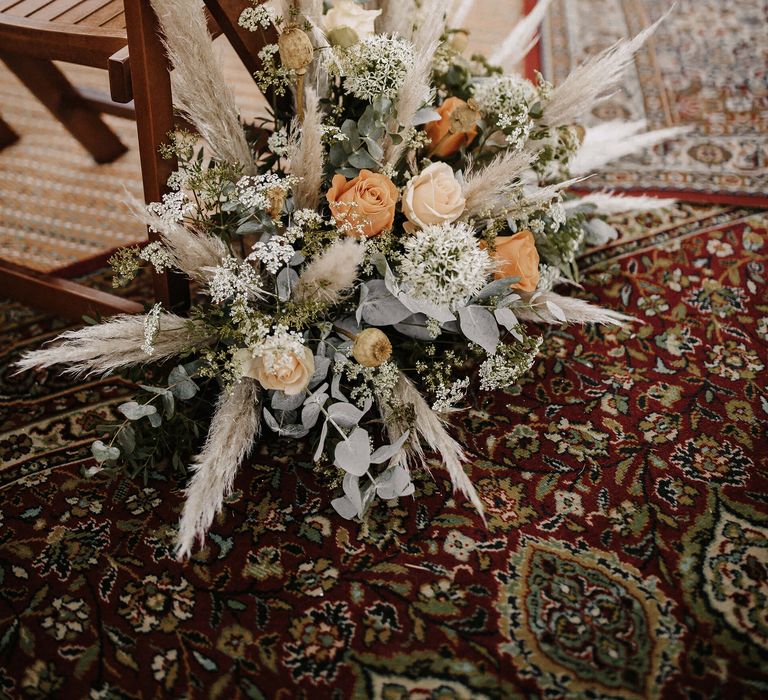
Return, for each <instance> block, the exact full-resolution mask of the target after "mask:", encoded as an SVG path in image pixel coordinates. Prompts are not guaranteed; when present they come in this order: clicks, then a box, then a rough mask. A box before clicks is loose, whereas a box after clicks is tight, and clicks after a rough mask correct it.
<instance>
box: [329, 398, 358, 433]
mask: <svg viewBox="0 0 768 700" xmlns="http://www.w3.org/2000/svg"><path fill="white" fill-rule="evenodd" d="M363 415H365V411H361V410H360V409H359V408H357V406H353V405H352V404H351V403H334V404H331V405H330V406H329V407H328V418H329V419H330V420H332V421H333V422H334V423H336V425H338V426H339V427H340V428H347V429H349V428H353V427H354V426H356V425H357V424H358V423H359V422H360V419H361V418H362V417H363Z"/></svg>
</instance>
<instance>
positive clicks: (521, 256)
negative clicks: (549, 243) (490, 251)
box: [493, 231, 539, 292]
mask: <svg viewBox="0 0 768 700" xmlns="http://www.w3.org/2000/svg"><path fill="white" fill-rule="evenodd" d="M493 257H494V259H495V260H496V261H497V262H498V263H499V267H498V268H497V269H496V272H495V277H496V279H503V278H504V277H519V278H520V281H519V282H517V283H516V284H513V285H511V286H512V288H513V289H520V290H522V291H523V292H532V291H533V290H535V289H536V286H537V285H538V284H539V252H538V251H537V250H536V243H535V241H534V238H533V234H532V233H531V232H530V231H519V232H518V233H516V234H515V235H514V236H497V238H496V252H495V253H494V255H493Z"/></svg>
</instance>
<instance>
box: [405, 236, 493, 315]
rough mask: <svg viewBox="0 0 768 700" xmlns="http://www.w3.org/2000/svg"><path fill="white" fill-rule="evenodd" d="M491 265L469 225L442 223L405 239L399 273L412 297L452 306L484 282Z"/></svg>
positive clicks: (467, 296)
mask: <svg viewBox="0 0 768 700" xmlns="http://www.w3.org/2000/svg"><path fill="white" fill-rule="evenodd" d="M493 267H494V264H493V260H492V259H491V256H490V255H489V254H488V252H487V251H485V250H483V249H482V248H481V247H480V245H479V243H478V241H477V239H476V238H475V235H474V231H473V230H472V227H471V226H469V225H467V224H464V223H460V224H442V225H440V226H427V227H425V228H424V229H422V230H421V231H419V232H418V233H416V234H414V235H413V236H410V237H409V238H408V239H407V240H406V242H405V252H404V253H403V257H402V260H401V263H400V267H399V277H400V280H401V282H402V283H403V285H404V287H405V288H406V290H407V291H408V293H409V294H410V295H411V296H412V297H413V298H414V299H419V300H423V301H430V302H432V303H433V304H438V305H445V306H448V307H449V308H450V309H451V310H455V309H456V308H458V307H459V306H461V305H462V304H464V303H465V302H466V301H467V300H468V299H469V298H470V297H471V296H473V295H474V294H477V292H479V291H480V290H481V289H482V288H483V287H484V286H485V284H486V282H487V280H488V277H489V275H490V274H491V272H492V271H493Z"/></svg>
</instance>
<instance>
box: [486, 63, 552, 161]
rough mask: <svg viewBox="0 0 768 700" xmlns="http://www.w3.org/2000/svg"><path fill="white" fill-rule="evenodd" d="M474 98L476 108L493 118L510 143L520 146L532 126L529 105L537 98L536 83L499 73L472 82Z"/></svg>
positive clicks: (526, 138)
mask: <svg viewBox="0 0 768 700" xmlns="http://www.w3.org/2000/svg"><path fill="white" fill-rule="evenodd" d="M474 99H475V102H476V103H477V105H478V107H479V108H480V111H481V112H482V113H483V114H484V115H486V116H487V117H489V118H490V119H491V120H493V121H494V122H495V123H496V126H497V127H498V128H499V129H501V130H502V131H503V132H504V133H505V134H506V137H507V142H508V143H509V144H510V145H511V146H514V147H518V146H522V145H523V144H524V143H525V142H526V141H527V140H528V136H529V135H530V133H531V131H532V130H533V119H532V118H531V116H530V110H531V107H533V105H534V104H536V103H537V102H538V101H539V99H540V96H539V91H538V89H537V88H536V86H535V85H534V84H533V83H532V82H531V81H530V80H526V79H525V78H521V77H520V76H518V75H501V76H498V77H495V78H488V79H486V80H482V81H480V82H478V83H477V84H476V85H475V89H474Z"/></svg>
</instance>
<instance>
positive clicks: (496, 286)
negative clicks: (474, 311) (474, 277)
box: [475, 277, 520, 300]
mask: <svg viewBox="0 0 768 700" xmlns="http://www.w3.org/2000/svg"><path fill="white" fill-rule="evenodd" d="M519 281H520V277H504V279H500V280H494V281H493V282H491V283H489V284H487V285H485V287H483V288H482V289H481V290H480V291H479V292H478V293H477V295H476V296H475V299H476V300H482V299H490V297H499V296H503V295H504V294H505V293H506V292H509V288H510V287H511V286H512V285H513V284H517V283H518V282H519Z"/></svg>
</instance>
